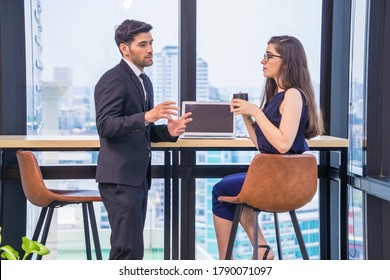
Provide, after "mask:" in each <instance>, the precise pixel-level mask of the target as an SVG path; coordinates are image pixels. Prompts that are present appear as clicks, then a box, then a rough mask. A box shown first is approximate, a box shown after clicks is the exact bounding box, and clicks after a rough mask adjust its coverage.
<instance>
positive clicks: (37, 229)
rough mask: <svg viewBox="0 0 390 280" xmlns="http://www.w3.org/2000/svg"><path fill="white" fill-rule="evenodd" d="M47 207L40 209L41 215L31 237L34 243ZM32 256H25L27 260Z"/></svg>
mask: <svg viewBox="0 0 390 280" xmlns="http://www.w3.org/2000/svg"><path fill="white" fill-rule="evenodd" d="M47 209H48V207H43V208H42V209H41V213H40V214H39V218H38V222H37V225H36V227H35V230H34V234H33V237H32V240H34V241H36V240H38V238H39V234H40V233H41V230H42V226H43V222H44V221H45V217H46V213H47ZM31 258H32V254H30V255H28V256H27V260H31Z"/></svg>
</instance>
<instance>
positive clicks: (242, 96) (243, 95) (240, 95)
mask: <svg viewBox="0 0 390 280" xmlns="http://www.w3.org/2000/svg"><path fill="white" fill-rule="evenodd" d="M233 98H238V99H242V100H246V101H248V93H246V92H238V93H233ZM234 108H237V106H234Z"/></svg>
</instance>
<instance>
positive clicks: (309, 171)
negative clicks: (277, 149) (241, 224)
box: [237, 154, 318, 212]
mask: <svg viewBox="0 0 390 280" xmlns="http://www.w3.org/2000/svg"><path fill="white" fill-rule="evenodd" d="M317 178H318V167H317V160H316V157H315V156H314V155H312V154H294V155H278V154H257V155H256V156H255V157H254V158H253V160H252V162H251V164H250V166H249V169H248V173H247V176H246V178H245V181H244V185H243V186H242V189H241V191H240V193H239V194H238V196H237V200H238V201H239V202H241V203H246V204H248V205H250V206H252V207H254V208H257V209H260V210H263V211H268V212H287V211H291V210H295V209H298V208H301V207H302V206H304V205H305V204H307V203H308V202H310V201H311V200H312V198H313V196H314V195H315V193H316V191H317Z"/></svg>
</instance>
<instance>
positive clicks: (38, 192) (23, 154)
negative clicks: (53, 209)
mask: <svg viewBox="0 0 390 280" xmlns="http://www.w3.org/2000/svg"><path fill="white" fill-rule="evenodd" d="M16 158H17V159H18V164H19V170H20V179H21V181H22V187H23V192H24V195H25V196H26V198H27V199H28V200H29V201H30V202H31V203H32V204H34V205H36V206H40V207H45V206H47V205H49V204H50V203H51V202H53V201H54V199H53V197H52V193H51V191H49V190H48V189H47V188H46V185H45V183H44V181H43V177H42V173H41V169H40V167H39V165H38V162H37V159H36V158H35V155H34V154H33V153H32V152H31V151H23V150H18V151H17V152H16Z"/></svg>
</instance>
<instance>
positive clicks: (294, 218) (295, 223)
mask: <svg viewBox="0 0 390 280" xmlns="http://www.w3.org/2000/svg"><path fill="white" fill-rule="evenodd" d="M289 213H290V217H291V222H292V224H293V227H294V231H295V235H296V236H297V240H298V244H299V248H300V249H301V253H302V258H303V259H304V260H308V259H309V255H308V254H307V250H306V246H305V242H304V241H303V236H302V232H301V228H300V227H299V223H298V219H297V214H296V213H295V211H290V212H289Z"/></svg>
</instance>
